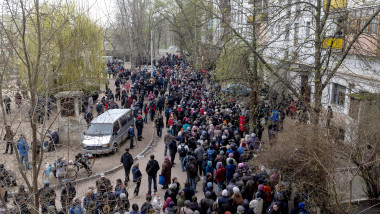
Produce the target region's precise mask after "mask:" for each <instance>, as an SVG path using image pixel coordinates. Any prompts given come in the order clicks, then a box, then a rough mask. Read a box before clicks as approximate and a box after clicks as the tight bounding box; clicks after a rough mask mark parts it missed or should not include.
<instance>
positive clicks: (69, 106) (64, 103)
mask: <svg viewBox="0 0 380 214" xmlns="http://www.w3.org/2000/svg"><path fill="white" fill-rule="evenodd" d="M39 105H40V106H42V105H41V103H40V104H39ZM42 107H43V106H42ZM61 115H62V116H63V117H72V116H75V101H74V98H62V99H61Z"/></svg>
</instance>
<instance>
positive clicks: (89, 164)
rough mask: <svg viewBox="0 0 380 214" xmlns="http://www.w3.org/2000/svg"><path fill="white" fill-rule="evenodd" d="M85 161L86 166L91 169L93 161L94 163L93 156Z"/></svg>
mask: <svg viewBox="0 0 380 214" xmlns="http://www.w3.org/2000/svg"><path fill="white" fill-rule="evenodd" d="M87 163H88V167H89V168H90V169H91V168H92V166H94V163H95V156H92V158H91V159H88V160H87Z"/></svg>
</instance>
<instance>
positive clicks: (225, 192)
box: [222, 189, 228, 197]
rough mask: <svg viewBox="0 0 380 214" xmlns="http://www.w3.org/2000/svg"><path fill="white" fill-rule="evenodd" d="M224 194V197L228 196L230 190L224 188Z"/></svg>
mask: <svg viewBox="0 0 380 214" xmlns="http://www.w3.org/2000/svg"><path fill="white" fill-rule="evenodd" d="M222 196H224V197H227V196H228V191H227V190H226V189H224V190H223V191H222Z"/></svg>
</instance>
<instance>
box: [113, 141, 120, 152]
mask: <svg viewBox="0 0 380 214" xmlns="http://www.w3.org/2000/svg"><path fill="white" fill-rule="evenodd" d="M118 150H119V145H118V144H117V143H113V144H112V154H116V153H117V151H118Z"/></svg>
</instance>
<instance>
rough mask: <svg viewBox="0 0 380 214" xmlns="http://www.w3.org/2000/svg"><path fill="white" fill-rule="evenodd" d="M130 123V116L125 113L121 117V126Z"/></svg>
mask: <svg viewBox="0 0 380 214" xmlns="http://www.w3.org/2000/svg"><path fill="white" fill-rule="evenodd" d="M127 123H128V117H127V115H123V116H122V117H121V118H120V124H121V126H122V127H123V126H125V125H126V124H127Z"/></svg>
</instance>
